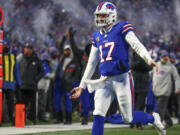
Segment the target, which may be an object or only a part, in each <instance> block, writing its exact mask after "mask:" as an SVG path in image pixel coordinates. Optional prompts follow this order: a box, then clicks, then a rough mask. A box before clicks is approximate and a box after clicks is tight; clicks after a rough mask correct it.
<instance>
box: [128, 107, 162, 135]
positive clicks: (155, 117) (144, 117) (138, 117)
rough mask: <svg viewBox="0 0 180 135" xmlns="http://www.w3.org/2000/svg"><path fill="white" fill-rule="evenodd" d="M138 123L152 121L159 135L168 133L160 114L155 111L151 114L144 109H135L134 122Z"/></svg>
mask: <svg viewBox="0 0 180 135" xmlns="http://www.w3.org/2000/svg"><path fill="white" fill-rule="evenodd" d="M136 123H142V124H144V125H145V124H148V123H151V124H152V125H153V126H154V127H155V128H156V130H157V132H158V134H159V135H165V134H166V130H165V128H164V125H163V124H162V122H161V120H160V116H159V114H158V113H155V112H154V113H153V114H152V115H151V114H148V113H145V112H143V111H135V112H134V118H133V121H132V124H136Z"/></svg>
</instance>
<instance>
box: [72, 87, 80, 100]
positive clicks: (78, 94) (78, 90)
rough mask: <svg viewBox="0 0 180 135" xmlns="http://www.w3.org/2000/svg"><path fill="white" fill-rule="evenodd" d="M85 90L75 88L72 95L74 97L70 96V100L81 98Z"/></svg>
mask: <svg viewBox="0 0 180 135" xmlns="http://www.w3.org/2000/svg"><path fill="white" fill-rule="evenodd" d="M82 91H83V89H82V88H81V87H76V88H74V89H73V90H72V91H71V93H72V96H70V98H79V97H80V95H81V93H82Z"/></svg>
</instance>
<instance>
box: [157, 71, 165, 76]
mask: <svg viewBox="0 0 180 135" xmlns="http://www.w3.org/2000/svg"><path fill="white" fill-rule="evenodd" d="M165 73H166V72H165V71H163V70H162V71H159V72H158V73H157V75H165Z"/></svg>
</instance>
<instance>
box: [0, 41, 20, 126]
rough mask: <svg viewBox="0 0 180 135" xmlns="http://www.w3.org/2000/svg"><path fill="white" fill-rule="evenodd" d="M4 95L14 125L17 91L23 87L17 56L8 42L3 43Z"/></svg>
mask: <svg viewBox="0 0 180 135" xmlns="http://www.w3.org/2000/svg"><path fill="white" fill-rule="evenodd" d="M3 44H4V45H3V73H4V74H3V89H2V90H3V93H4V95H5V96H6V101H7V106H8V114H9V119H10V121H11V123H12V125H14V124H15V123H14V105H15V90H16V84H17V90H18V89H19V87H20V86H21V79H20V72H19V66H18V63H17V61H16V56H15V54H13V53H11V51H10V43H9V41H8V40H4V42H3Z"/></svg>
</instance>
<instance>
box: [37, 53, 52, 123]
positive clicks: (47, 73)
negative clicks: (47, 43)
mask: <svg viewBox="0 0 180 135" xmlns="http://www.w3.org/2000/svg"><path fill="white" fill-rule="evenodd" d="M41 59H42V65H43V68H44V77H43V78H41V80H40V81H39V82H38V90H39V92H38V93H39V99H38V104H39V105H38V106H39V108H38V114H39V115H38V116H39V120H40V121H46V119H45V115H46V106H47V97H48V90H49V87H50V82H51V79H52V78H53V77H54V74H53V73H52V72H51V67H50V60H51V59H50V55H49V54H48V53H46V52H45V53H43V54H42V56H41Z"/></svg>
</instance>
